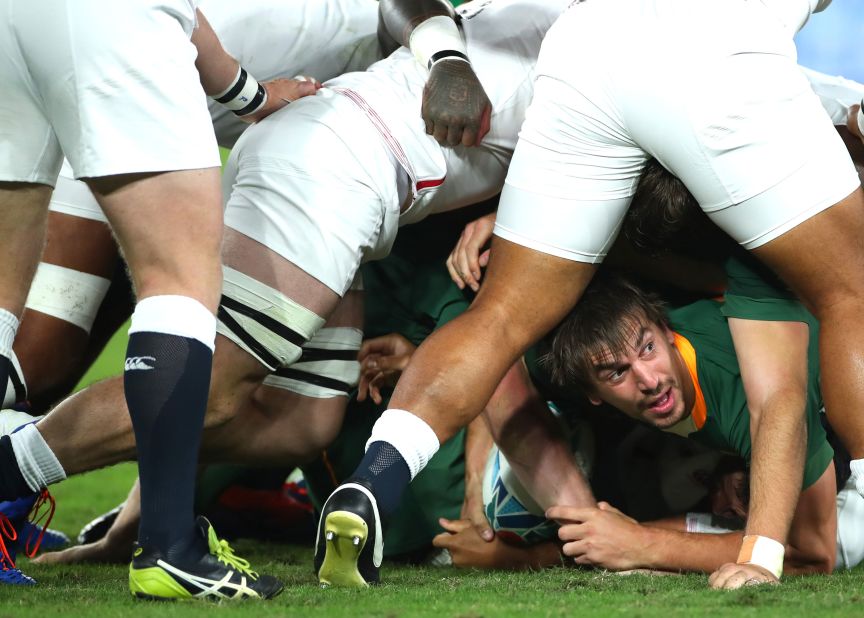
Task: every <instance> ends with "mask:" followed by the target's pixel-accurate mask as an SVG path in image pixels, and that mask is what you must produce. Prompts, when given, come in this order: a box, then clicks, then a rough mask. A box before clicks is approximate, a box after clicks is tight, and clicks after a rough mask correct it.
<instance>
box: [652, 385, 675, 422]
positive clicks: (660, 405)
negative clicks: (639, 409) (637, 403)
mask: <svg viewBox="0 0 864 618" xmlns="http://www.w3.org/2000/svg"><path fill="white" fill-rule="evenodd" d="M674 406H675V395H674V394H673V393H672V387H671V386H670V387H669V388H667V389H666V390H665V391H663V393H662V394H661V395H660V396H659V397H657V398H656V399H654V400H653V401H651V402H649V404H648V405H647V406H646V412H647V413H648V416H649V418H654V419H657V418H665V417H667V416H669V415H670V414H671V413H672V409H673V408H674Z"/></svg>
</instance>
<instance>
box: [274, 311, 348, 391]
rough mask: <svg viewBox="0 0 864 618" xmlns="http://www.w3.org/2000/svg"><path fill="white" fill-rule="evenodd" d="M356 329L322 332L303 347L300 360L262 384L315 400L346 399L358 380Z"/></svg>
mask: <svg viewBox="0 0 864 618" xmlns="http://www.w3.org/2000/svg"><path fill="white" fill-rule="evenodd" d="M362 342H363V333H362V331H360V329H357V328H349V327H336V328H322V329H321V330H319V331H318V332H317V333H316V334H315V336H314V337H312V339H310V340H309V342H308V343H306V344H305V345H304V346H303V354H302V355H301V356H300V360H299V361H297V362H296V363H294V364H293V365H291V366H290V367H283V368H280V369H277V370H276V372H275V373H272V374H270V375H269V376H267V378H266V379H265V380H264V384H266V385H268V386H274V387H276V388H281V389H285V390H288V391H292V392H294V393H298V394H300V395H305V396H307V397H315V398H317V399H329V398H332V397H347V396H348V395H349V394H350V393H351V391H352V390H353V389H354V387H355V386H357V382H358V381H359V380H360V362H359V361H358V360H357V353H358V352H359V351H360V344H361V343H362Z"/></svg>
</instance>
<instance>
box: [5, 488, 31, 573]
mask: <svg viewBox="0 0 864 618" xmlns="http://www.w3.org/2000/svg"><path fill="white" fill-rule="evenodd" d="M36 497H37V496H31V497H29V498H22V499H20V500H13V501H11V502H4V503H2V504H0V585H9V586H34V585H35V584H36V580H35V579H33V578H32V577H30V576H29V575H25V574H24V573H23V572H22V571H21V569H19V568H18V567H17V566H16V565H15V558H16V554H17V549H16V547H17V543H18V539H19V532H18V531H19V529H20V528H21V527H23V524H24V522H26V521H27V514H28V513H29V512H30V509H31V508H32V507H33V504H34V503H35V502H36Z"/></svg>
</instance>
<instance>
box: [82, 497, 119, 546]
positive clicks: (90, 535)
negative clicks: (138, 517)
mask: <svg viewBox="0 0 864 618" xmlns="http://www.w3.org/2000/svg"><path fill="white" fill-rule="evenodd" d="M125 504H126V503H125V502H121V503H120V504H119V505H118V506H115V507H114V508H113V509H111V510H110V511H107V512H105V513H102V514H101V515H99V516H98V517H96V518H95V519H92V520H90V521H89V522H88V523H86V524H84V527H83V528H81V531H80V532H79V533H78V539H77V540H78V544H79V545H88V544H89V543H95V542H96V541H98V540H99V539H102V538H103V537H104V536H105V535H106V534H108V531H109V530H110V529H111V526H113V525H114V520H116V519H117V516H118V515H119V514H120V511H122V510H123V506H124V505H125Z"/></svg>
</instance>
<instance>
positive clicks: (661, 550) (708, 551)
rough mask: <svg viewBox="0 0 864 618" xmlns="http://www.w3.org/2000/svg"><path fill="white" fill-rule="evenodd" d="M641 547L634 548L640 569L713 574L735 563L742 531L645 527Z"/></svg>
mask: <svg viewBox="0 0 864 618" xmlns="http://www.w3.org/2000/svg"><path fill="white" fill-rule="evenodd" d="M643 529H644V530H643V532H644V535H643V537H642V543H641V546H640V547H634V548H633V551H634V553H635V554H636V560H638V562H640V568H647V569H657V570H661V571H695V572H703V573H711V572H712V571H714V570H716V569H718V568H719V567H720V566H721V565H723V564H725V563H727V562H734V561H735V558H736V557H737V556H738V550H739V549H740V547H741V539H742V538H743V535H742V534H741V533H740V532H729V533H725V534H706V533H698V532H680V531H677V530H668V529H664V528H656V527H651V526H643Z"/></svg>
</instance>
